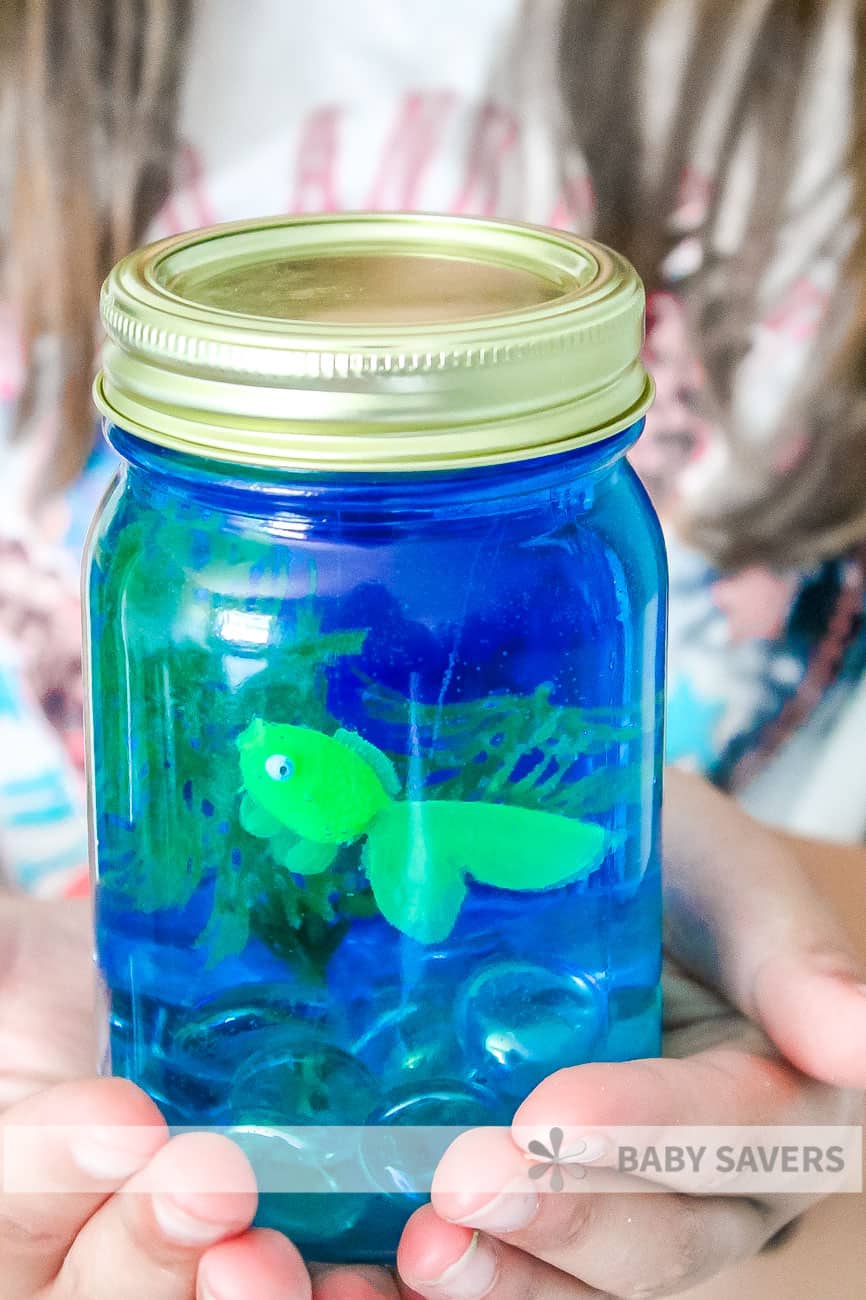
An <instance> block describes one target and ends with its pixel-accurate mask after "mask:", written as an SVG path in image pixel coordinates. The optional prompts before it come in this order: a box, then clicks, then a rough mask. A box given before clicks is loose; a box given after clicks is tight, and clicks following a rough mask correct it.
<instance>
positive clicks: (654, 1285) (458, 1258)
mask: <svg viewBox="0 0 866 1300" xmlns="http://www.w3.org/2000/svg"><path fill="white" fill-rule="evenodd" d="M538 1205H539V1208H538V1210H537V1212H536V1215H535V1218H534V1219H533V1220H532V1222H531V1223H530V1224H529V1226H527V1227H525V1228H523V1229H520V1230H518V1231H514V1232H509V1233H504V1234H498V1233H494V1232H493V1231H492V1229H485V1231H484V1232H483V1233H478V1235H474V1234H473V1228H472V1225H471V1224H470V1225H466V1224H465V1223H464V1224H461V1225H457V1224H451V1223H445V1222H437V1219H436V1216H435V1213H434V1215H427V1216H426V1217H425V1218H424V1219H423V1220H422V1219H421V1216H420V1215H419V1216H418V1219H417V1221H416V1220H412V1221H411V1222H410V1224H409V1225H408V1226H407V1228H406V1231H405V1234H404V1238H403V1241H402V1243H401V1246H400V1254H399V1262H400V1271H401V1275H402V1276H403V1277H404V1278H405V1279H406V1281H407V1282H408V1283H409V1284H410V1285H411V1286H412V1287H414V1288H415V1289H416V1290H417V1291H419V1292H420V1293H421V1294H422V1295H423V1296H425V1297H428V1298H429V1300H482V1297H487V1298H488V1300H517V1298H518V1297H522V1296H526V1295H543V1296H544V1297H545V1300H555V1297H562V1300H584V1298H586V1300H589V1297H599V1298H600V1297H601V1296H628V1297H631V1296H636V1295H646V1296H662V1295H670V1294H673V1293H674V1292H677V1291H680V1290H684V1289H686V1288H687V1287H691V1286H694V1285H696V1284H697V1283H699V1282H700V1281H702V1280H703V1279H705V1278H707V1277H712V1276H714V1275H715V1274H716V1273H718V1272H719V1271H720V1270H722V1269H724V1268H728V1267H730V1266H731V1265H733V1264H735V1263H737V1262H738V1261H739V1260H742V1259H745V1258H748V1257H749V1256H750V1255H751V1254H753V1253H754V1252H755V1250H757V1249H758V1248H759V1247H760V1246H761V1245H762V1244H763V1242H764V1241H765V1240H766V1238H767V1236H768V1235H769V1232H768V1229H767V1227H766V1225H765V1223H764V1221H763V1219H762V1216H761V1214H760V1212H759V1211H758V1210H756V1209H755V1208H754V1207H753V1206H751V1205H749V1204H747V1203H746V1202H745V1201H741V1200H734V1199H726V1198H718V1199H716V1200H712V1199H709V1198H708V1199H706V1200H698V1199H693V1200H685V1199H684V1198H681V1197H678V1196H673V1195H667V1194H660V1195H651V1196H640V1195H626V1196H618V1195H611V1194H605V1195H601V1196H593V1195H591V1194H584V1193H580V1192H577V1193H570V1194H569V1193H567V1192H564V1193H561V1194H557V1193H550V1192H549V1193H547V1194H546V1195H543V1196H541V1197H540V1198H539V1203H538ZM488 1217H489V1216H488Z"/></svg>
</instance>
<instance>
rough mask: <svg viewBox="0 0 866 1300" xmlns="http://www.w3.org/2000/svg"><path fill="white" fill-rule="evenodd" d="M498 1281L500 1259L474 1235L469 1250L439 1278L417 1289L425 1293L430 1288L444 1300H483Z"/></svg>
mask: <svg viewBox="0 0 866 1300" xmlns="http://www.w3.org/2000/svg"><path fill="white" fill-rule="evenodd" d="M498 1277H499V1257H498V1256H497V1254H496V1252H495V1250H494V1249H493V1247H492V1246H491V1245H490V1243H489V1242H488V1241H485V1240H484V1238H483V1237H481V1236H479V1234H478V1233H477V1232H476V1234H475V1236H474V1237H473V1238H472V1240H471V1242H470V1243H469V1248H468V1250H466V1252H465V1253H464V1254H463V1255H461V1256H460V1258H459V1259H458V1260H456V1261H455V1262H454V1263H453V1264H451V1265H449V1267H448V1268H446V1270H445V1272H444V1273H443V1274H442V1275H441V1277H437V1278H433V1279H431V1280H430V1281H429V1282H420V1283H419V1285H420V1286H421V1287H423V1288H424V1289H425V1290H426V1289H427V1288H428V1287H429V1288H430V1289H431V1290H433V1291H436V1292H437V1294H438V1295H440V1296H442V1297H443V1300H483V1298H484V1296H486V1295H489V1294H490V1292H491V1291H492V1290H493V1288H494V1287H495V1286H496V1282H497V1279H498Z"/></svg>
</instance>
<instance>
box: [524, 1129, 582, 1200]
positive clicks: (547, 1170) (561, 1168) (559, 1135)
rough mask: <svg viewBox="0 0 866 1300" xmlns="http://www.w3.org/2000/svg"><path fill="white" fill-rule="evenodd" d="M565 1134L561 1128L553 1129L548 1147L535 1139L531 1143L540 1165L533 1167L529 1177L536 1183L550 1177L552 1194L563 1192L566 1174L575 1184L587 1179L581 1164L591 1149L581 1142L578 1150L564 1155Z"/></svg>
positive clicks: (531, 1148) (530, 1148) (531, 1149)
mask: <svg viewBox="0 0 866 1300" xmlns="http://www.w3.org/2000/svg"><path fill="white" fill-rule="evenodd" d="M564 1136H565V1134H564V1133H563V1131H562V1129H561V1128H552V1129H551V1130H550V1133H549V1135H548V1139H547V1142H548V1145H546V1146H545V1144H544V1143H543V1142H538V1141H536V1140H535V1139H534V1138H533V1140H532V1141H531V1142H530V1143H529V1150H530V1151H531V1152H532V1154H533V1155H534V1156H537V1157H538V1163H537V1164H534V1165H531V1166H530V1169H529V1177H530V1178H532V1179H533V1180H534V1181H535V1182H538V1181H539V1179H541V1178H544V1177H545V1176H546V1175H548V1174H549V1175H550V1190H551V1191H552V1192H561V1191H562V1190H563V1189H564V1187H565V1178H564V1176H563V1175H564V1174H567V1175H568V1177H569V1178H573V1179H574V1181H575V1182H580V1180H581V1179H582V1178H586V1170H585V1169H584V1167H583V1165H582V1164H580V1163H579V1161H580V1159H581V1157H582V1156H584V1155H585V1154H586V1152H587V1150H588V1149H589V1148H588V1146H587V1144H586V1142H581V1143H579V1145H578V1146H577V1148H576V1149H575V1150H574V1151H573V1152H572V1153H571V1154H570V1155H568V1156H563V1155H562V1142H563V1138H564Z"/></svg>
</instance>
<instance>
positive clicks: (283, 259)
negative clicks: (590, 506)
mask: <svg viewBox="0 0 866 1300" xmlns="http://www.w3.org/2000/svg"><path fill="white" fill-rule="evenodd" d="M102 319H103V322H104V325H105V329H106V332H107V335H108V339H107V342H106V345H105V349H104V353H103V369H102V371H101V373H100V375H99V376H98V378H97V381H96V388H95V393H96V401H97V404H98V406H99V408H100V410H101V411H102V413H103V414H104V415H105V416H106V417H107V419H108V420H109V421H110V422H111V423H113V424H117V425H119V426H120V427H121V428H123V429H126V430H128V431H129V432H131V433H134V434H137V435H139V436H140V437H142V438H145V439H147V440H148V441H150V442H153V443H157V444H159V445H161V446H164V447H168V448H172V449H174V450H176V451H183V452H187V453H191V454H195V455H200V456H207V457H210V458H212V459H216V460H222V461H231V462H234V463H239V464H248V465H264V466H274V467H285V468H289V469H307V470H314V469H323V470H330V471H346V470H355V471H374V472H375V471H412V470H428V469H449V468H459V467H468V466H472V465H490V464H497V463H501V462H506V461H515V460H523V459H528V458H530V457H536V456H544V455H550V454H552V453H555V452H560V451H565V450H568V449H569V448H571V447H574V446H576V445H577V444H579V443H581V442H587V441H597V440H598V439H600V438H604V437H609V436H610V435H612V434H614V433H617V432H619V431H621V430H622V429H624V428H627V427H628V426H629V425H630V424H632V423H634V422H635V421H636V420H637V419H639V418H640V416H641V415H643V413H644V412H645V411H646V409H647V407H648V406H649V403H650V401H651V398H652V383H651V381H650V380H649V378H648V376H647V374H646V371H645V370H644V368H643V365H642V364H641V360H640V351H641V345H642V341H643V319H644V294H643V288H642V286H641V283H640V280H639V279H638V277H637V274H636V273H635V271H634V270H633V269H632V267H631V266H630V265H629V264H628V262H626V261H625V260H624V259H623V258H621V257H619V256H618V255H617V254H616V253H613V252H611V251H610V250H609V249H607V248H604V247H602V246H601V245H599V244H594V243H589V242H587V241H585V240H580V239H577V238H576V237H575V236H572V235H568V234H564V233H561V232H557V231H552V230H545V229H541V228H539V227H535V226H524V225H520V224H512V223H506V222H499V221H488V220H480V219H475V218H466V217H450V216H427V215H419V214H414V213H393V214H379V213H369V214H366V213H362V214H358V213H352V214H348V215H327V216H317V217H301V218H291V219H289V218H278V219H275V220H269V221H258V222H244V223H238V224H234V225H228V226H217V227H214V228H213V229H211V230H202V231H195V232H193V233H191V234H185V235H180V236H177V237H174V238H172V239H166V240H162V241H161V242H159V243H156V244H151V245H150V246H149V247H147V248H144V249H141V250H139V251H138V252H136V253H132V254H131V255H130V256H129V257H127V258H125V259H124V260H123V261H122V262H120V263H119V264H118V265H117V266H116V267H115V268H114V270H113V271H112V272H111V274H110V275H109V277H108V279H107V280H106V282H105V285H104V287H103V291H102Z"/></svg>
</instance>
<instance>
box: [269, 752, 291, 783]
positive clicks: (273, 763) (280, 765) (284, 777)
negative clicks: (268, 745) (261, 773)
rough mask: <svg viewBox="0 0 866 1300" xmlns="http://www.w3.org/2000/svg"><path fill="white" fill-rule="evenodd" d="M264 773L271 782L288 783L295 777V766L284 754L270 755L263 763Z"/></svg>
mask: <svg viewBox="0 0 866 1300" xmlns="http://www.w3.org/2000/svg"><path fill="white" fill-rule="evenodd" d="M265 771H266V772H267V774H268V776H269V777H270V778H271V780H272V781H290V780H291V779H292V777H293V776H294V775H295V765H294V763H293V762H292V760H291V759H290V758H286V756H285V754H271V756H270V758H269V759H268V760H267V762H266V763H265Z"/></svg>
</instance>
